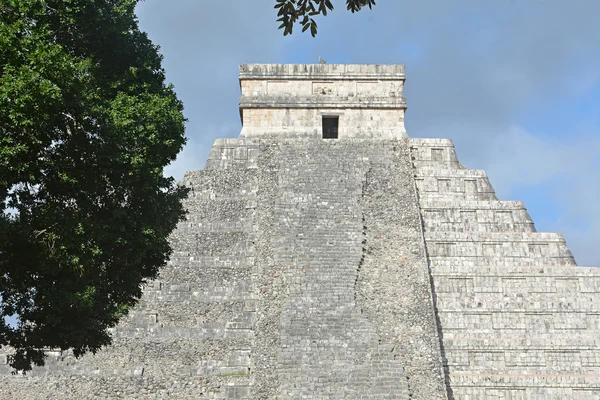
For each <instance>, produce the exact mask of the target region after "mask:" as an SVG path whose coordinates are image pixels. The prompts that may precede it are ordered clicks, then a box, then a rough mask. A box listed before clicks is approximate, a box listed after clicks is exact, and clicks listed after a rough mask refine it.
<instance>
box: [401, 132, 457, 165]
mask: <svg viewBox="0 0 600 400" xmlns="http://www.w3.org/2000/svg"><path fill="white" fill-rule="evenodd" d="M409 145H410V150H411V156H412V161H413V163H414V165H415V166H425V165H427V166H441V165H444V166H449V167H455V168H464V167H463V165H462V164H461V163H460V161H459V160H458V158H457V157H456V151H455V149H454V144H453V143H452V140H450V139H409Z"/></svg>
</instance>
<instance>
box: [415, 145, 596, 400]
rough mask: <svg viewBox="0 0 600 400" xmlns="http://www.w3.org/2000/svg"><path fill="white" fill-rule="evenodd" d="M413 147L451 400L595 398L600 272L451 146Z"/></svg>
mask: <svg viewBox="0 0 600 400" xmlns="http://www.w3.org/2000/svg"><path fill="white" fill-rule="evenodd" d="M411 147H412V154H413V155H412V158H413V162H414V166H415V175H416V179H417V185H418V187H419V197H420V204H421V212H422V215H423V221H424V230H425V240H426V244H427V250H428V254H429V260H430V268H431V272H432V276H433V282H434V285H433V286H434V292H435V296H436V308H437V312H438V317H439V326H440V337H442V339H443V342H442V343H443V348H442V353H443V356H444V364H445V370H446V377H447V383H448V387H449V396H450V398H455V399H467V398H469V399H557V400H558V399H586V400H588V399H590V400H591V399H598V398H600V346H599V345H600V339H599V336H598V332H599V329H600V271H599V270H598V269H597V268H585V267H578V266H576V264H575V260H574V259H573V257H572V255H571V253H570V251H569V250H568V248H567V246H566V243H565V241H564V239H563V237H562V236H561V235H559V234H554V233H537V232H536V230H535V227H534V224H533V221H532V220H531V218H530V217H529V214H528V213H527V210H526V209H525V207H524V205H523V203H521V202H515V201H499V200H498V199H497V197H496V196H495V194H494V191H493V189H492V187H491V185H490V183H489V181H488V179H487V177H486V175H485V173H484V172H483V171H476V170H469V169H466V168H465V167H464V166H463V165H462V164H460V162H458V159H457V158H456V153H455V151H454V147H453V145H452V142H451V141H450V140H446V139H443V140H440V139H411Z"/></svg>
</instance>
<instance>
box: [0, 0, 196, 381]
mask: <svg viewBox="0 0 600 400" xmlns="http://www.w3.org/2000/svg"><path fill="white" fill-rule="evenodd" d="M137 1H138V0H3V1H2V3H1V4H0V200H3V201H2V202H0V211H1V212H0V296H1V299H0V347H2V346H10V347H11V348H12V349H13V351H14V353H13V356H11V358H10V360H9V361H10V365H11V366H12V367H14V368H16V369H18V370H24V371H27V370H29V369H30V368H31V366H32V364H36V365H42V364H43V363H44V352H43V351H42V348H44V347H51V348H61V349H73V351H74V354H75V355H76V356H79V355H82V354H84V353H86V352H88V351H91V352H96V351H97V350H98V349H99V348H101V347H102V346H103V345H107V344H109V343H110V342H111V337H110V335H109V333H108V331H107V328H110V327H112V326H114V325H116V323H117V322H118V320H119V318H121V317H122V316H123V315H125V314H126V313H127V311H128V309H129V308H130V307H132V306H133V305H134V304H135V303H136V301H137V299H139V297H140V296H141V293H142V292H141V286H142V284H143V283H144V282H145V281H147V280H150V279H152V278H155V277H156V276H157V274H158V270H159V268H160V267H161V266H162V265H164V264H165V262H166V260H167V259H168V257H169V255H170V253H171V248H170V245H169V243H168V241H167V236H168V235H169V234H170V232H171V231H172V230H173V229H174V228H175V226H176V224H177V223H178V222H179V221H181V220H182V219H183V218H184V210H183V207H182V204H181V201H182V199H183V198H184V197H185V196H186V194H187V189H185V188H183V187H179V186H177V185H176V184H175V182H174V180H173V178H167V177H164V176H163V168H164V166H166V165H167V164H169V163H170V162H171V161H173V160H174V159H175V157H176V155H177V154H178V153H179V152H180V151H181V149H182V147H183V145H184V143H185V137H184V124H185V118H184V116H183V114H182V110H183V106H182V103H181V102H180V101H179V100H178V99H177V97H176V95H175V93H174V90H173V87H172V86H166V85H165V74H164V71H163V69H162V67H161V61H162V58H161V56H160V55H159V53H158V47H157V46H154V45H153V44H152V43H151V42H150V40H149V39H148V37H147V36H146V34H145V33H143V32H140V30H139V29H138V25H137V20H136V17H135V14H134V8H135V5H136V3H137ZM11 315H17V316H18V322H17V323H16V325H11V324H8V323H7V322H6V317H7V316H11Z"/></svg>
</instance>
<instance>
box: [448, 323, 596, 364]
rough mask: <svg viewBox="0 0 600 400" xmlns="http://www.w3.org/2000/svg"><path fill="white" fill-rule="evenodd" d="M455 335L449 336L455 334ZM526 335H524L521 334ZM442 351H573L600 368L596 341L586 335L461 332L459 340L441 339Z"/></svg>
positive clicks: (594, 336) (457, 337)
mask: <svg viewBox="0 0 600 400" xmlns="http://www.w3.org/2000/svg"><path fill="white" fill-rule="evenodd" d="M456 333H457V332H456V331H455V332H453V334H456ZM525 333H527V332H525ZM444 348H445V349H446V351H459V350H461V351H466V350H472V349H479V350H482V351H484V350H490V351H492V350H498V351H542V352H543V351H546V350H548V351H552V350H564V351H577V352H579V353H580V354H582V355H583V356H584V357H586V358H588V359H589V361H588V362H589V363H590V364H592V365H600V337H598V335H594V334H592V335H588V336H580V337H573V336H571V335H565V334H564V332H563V333H562V334H561V332H556V333H553V334H552V336H551V337H548V335H545V336H544V335H542V336H533V335H527V334H522V335H521V336H516V337H501V336H490V333H489V332H488V333H481V332H465V333H464V334H463V336H451V337H445V338H444Z"/></svg>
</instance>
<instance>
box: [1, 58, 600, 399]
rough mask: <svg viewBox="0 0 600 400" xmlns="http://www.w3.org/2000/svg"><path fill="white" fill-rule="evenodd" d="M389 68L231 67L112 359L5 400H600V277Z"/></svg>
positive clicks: (37, 382)
mask: <svg viewBox="0 0 600 400" xmlns="http://www.w3.org/2000/svg"><path fill="white" fill-rule="evenodd" d="M404 80H405V75H404V66H402V65H338V64H316V65H305V64H299V65H284V64H276V65H264V64H249V65H243V66H241V67H240V87H241V90H242V96H241V98H240V116H241V119H242V126H243V127H242V132H241V134H240V137H239V138H238V139H218V140H217V141H216V143H215V144H214V146H213V148H212V151H211V153H210V156H209V159H208V161H207V163H206V167H205V168H204V170H201V171H190V172H188V173H186V175H185V177H184V178H183V181H182V184H184V185H186V186H188V187H190V188H191V191H190V195H189V197H188V199H187V200H186V208H187V209H188V211H189V215H188V219H187V221H185V222H182V223H180V224H179V226H178V228H177V230H176V231H175V232H174V233H173V235H172V238H171V241H172V244H173V247H174V249H175V252H174V254H173V256H172V257H171V260H170V261H169V263H168V265H167V266H165V267H164V268H163V269H162V270H161V273H160V277H159V278H158V279H157V280H155V281H153V282H151V283H149V284H148V285H147V286H146V287H145V290H144V294H143V296H142V298H141V300H140V303H139V304H138V305H137V306H136V307H135V308H134V310H133V311H132V312H131V313H130V315H128V316H127V317H126V318H125V319H124V320H123V321H122V322H121V323H120V324H119V325H118V326H117V327H116V328H114V330H113V337H114V343H113V345H111V346H109V347H107V348H105V349H103V350H101V351H100V352H98V353H97V354H96V355H86V356H83V357H81V358H79V359H75V358H74V357H73V355H72V354H71V353H70V352H60V351H52V350H49V351H48V360H47V363H46V365H45V366H44V367H39V368H34V370H33V371H32V372H31V373H28V374H27V375H20V374H16V375H15V374H11V372H12V371H11V369H10V368H9V366H8V365H7V355H8V354H9V353H10V349H7V348H2V349H0V398H1V399H57V398H59V399H107V398H111V399H112V398H122V399H170V398H172V399H265V400H275V399H277V400H283V399H400V400H404V399H418V400H435V399H470V400H472V399H506V400H517V399H523V400H525V399H549V400H554V399H578V400H584V399H585V400H588V399H590V400H591V399H600V335H599V333H600V272H599V270H598V269H596V268H590V267H580V266H577V265H576V263H575V260H574V258H573V256H572V255H571V252H570V251H569V249H568V248H567V245H566V243H565V240H564V239H563V237H562V236H561V235H560V234H556V233H540V232H536V229H535V226H534V223H533V221H532V220H531V218H530V216H529V214H528V212H527V210H526V208H525V206H524V204H523V203H522V202H518V201H500V200H498V198H497V197H496V195H495V193H494V190H493V188H492V186H491V184H490V182H489V180H488V178H487V176H486V174H485V173H484V172H483V171H480V170H471V169H467V168H465V167H464V166H463V165H462V164H461V163H460V162H459V160H458V159H457V156H456V152H455V150H454V146H453V144H452V142H451V141H450V140H448V139H411V138H409V137H408V136H407V133H406V130H405V129H404V114H405V111H406V101H405V99H404V97H403V85H404Z"/></svg>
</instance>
